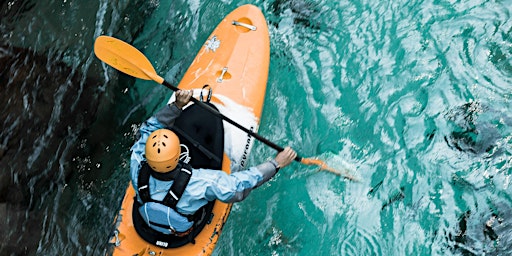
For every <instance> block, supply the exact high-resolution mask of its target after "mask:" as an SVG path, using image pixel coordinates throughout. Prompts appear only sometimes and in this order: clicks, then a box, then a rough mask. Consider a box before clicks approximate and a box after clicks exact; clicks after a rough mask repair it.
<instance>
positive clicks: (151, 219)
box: [137, 162, 194, 235]
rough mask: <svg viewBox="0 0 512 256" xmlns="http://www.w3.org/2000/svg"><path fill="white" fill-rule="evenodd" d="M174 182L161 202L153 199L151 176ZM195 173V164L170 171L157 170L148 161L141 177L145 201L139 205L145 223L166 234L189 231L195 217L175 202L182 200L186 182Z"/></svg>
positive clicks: (142, 193) (140, 186)
mask: <svg viewBox="0 0 512 256" xmlns="http://www.w3.org/2000/svg"><path fill="white" fill-rule="evenodd" d="M150 176H153V178H156V179H159V180H164V181H169V182H170V181H173V183H172V185H171V187H170V188H169V191H168V193H167V194H166V196H165V197H164V199H163V200H162V201H159V200H154V199H152V198H151V196H150V195H151V193H150V190H149V177H150ZM190 176H192V167H190V165H188V164H185V163H183V162H180V163H178V166H177V167H176V168H175V169H174V170H173V171H171V172H169V173H165V174H162V173H158V172H155V171H154V170H153V169H151V167H149V165H148V164H147V163H143V165H142V168H141V169H140V171H139V177H138V180H137V182H138V193H139V197H140V199H141V200H142V205H140V206H139V209H138V211H139V214H140V216H141V217H142V219H144V222H145V223H146V224H147V225H148V226H149V227H151V228H152V229H154V230H156V231H158V232H161V233H163V234H166V235H170V234H178V233H182V232H186V231H187V230H189V229H190V228H191V227H192V225H193V224H194V220H193V218H192V216H188V215H184V214H181V213H179V212H178V211H177V209H176V205H177V204H178V201H179V200H180V198H181V196H182V195H183V192H184V191H185V188H186V187H187V184H188V182H189V180H190Z"/></svg>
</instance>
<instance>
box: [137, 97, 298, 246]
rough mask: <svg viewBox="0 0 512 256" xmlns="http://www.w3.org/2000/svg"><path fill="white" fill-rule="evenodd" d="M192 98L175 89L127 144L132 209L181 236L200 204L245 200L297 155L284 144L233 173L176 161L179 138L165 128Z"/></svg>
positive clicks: (150, 222)
mask: <svg viewBox="0 0 512 256" xmlns="http://www.w3.org/2000/svg"><path fill="white" fill-rule="evenodd" d="M191 97H192V91H183V90H179V91H177V92H176V100H175V101H174V102H173V103H171V104H168V105H166V106H164V107H163V108H162V109H161V110H159V111H158V112H157V113H156V114H155V115H154V116H152V117H150V118H149V119H148V120H147V121H146V122H144V123H143V124H142V125H141V127H140V129H139V134H138V135H137V136H138V139H137V141H136V142H135V144H134V145H133V146H132V148H131V160H130V161H131V162H130V172H131V181H132V185H133V187H134V188H135V191H136V194H137V196H136V198H135V200H136V202H135V206H136V207H134V211H138V214H139V215H140V216H141V217H142V219H143V220H144V222H145V223H146V225H148V226H149V227H151V228H152V229H153V230H155V231H157V232H159V233H162V234H164V235H175V236H178V237H182V236H186V235H187V234H189V233H190V231H191V229H192V228H193V226H194V225H193V224H194V218H193V216H194V214H195V213H196V212H197V211H198V210H199V209H200V208H201V207H203V206H205V205H206V204H207V203H209V202H211V201H214V200H220V201H222V202H225V203H233V202H239V201H242V200H244V199H245V198H246V197H247V196H248V195H249V193H250V192H251V191H252V190H253V189H255V188H257V187H259V186H261V185H262V184H263V183H265V182H267V181H268V180H270V179H271V178H272V177H273V176H274V175H275V174H276V173H277V172H278V171H279V169H280V168H283V167H286V166H288V165H289V164H290V163H291V162H292V161H293V160H294V159H295V157H296V156H297V153H296V152H295V151H294V150H293V149H292V148H290V147H286V148H285V149H284V150H283V151H281V152H279V153H277V155H276V156H275V158H274V159H272V160H270V161H267V162H264V163H261V164H259V165H257V166H253V167H250V168H248V169H246V170H243V171H240V172H234V173H232V174H227V173H225V172H223V171H220V170H212V169H194V168H193V167H191V166H189V165H188V164H187V163H185V162H182V161H180V160H179V158H180V153H181V148H180V141H179V138H178V137H177V136H176V134H174V132H172V131H171V130H170V129H171V128H172V127H173V125H174V122H175V120H176V119H177V118H178V117H179V115H180V114H181V111H182V108H183V107H184V106H185V105H187V104H188V103H189V101H190V99H191Z"/></svg>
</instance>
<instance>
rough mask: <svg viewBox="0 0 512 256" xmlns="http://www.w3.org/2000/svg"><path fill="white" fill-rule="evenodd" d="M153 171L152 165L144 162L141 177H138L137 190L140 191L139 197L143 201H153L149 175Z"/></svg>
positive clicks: (140, 172)
mask: <svg viewBox="0 0 512 256" xmlns="http://www.w3.org/2000/svg"><path fill="white" fill-rule="evenodd" d="M150 173H151V167H149V165H148V164H147V163H146V162H144V163H143V164H142V167H141V168H140V171H139V177H138V178H137V186H138V188H137V190H138V192H139V197H140V199H141V200H142V201H143V202H149V201H151V196H150V194H149V176H150Z"/></svg>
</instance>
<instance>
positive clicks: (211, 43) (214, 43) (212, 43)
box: [205, 36, 220, 52]
mask: <svg viewBox="0 0 512 256" xmlns="http://www.w3.org/2000/svg"><path fill="white" fill-rule="evenodd" d="M205 46H206V51H207V52H208V51H210V50H211V51H212V52H215V50H217V49H218V48H219V47H220V40H219V39H217V36H213V37H212V38H210V39H208V41H206V45H205Z"/></svg>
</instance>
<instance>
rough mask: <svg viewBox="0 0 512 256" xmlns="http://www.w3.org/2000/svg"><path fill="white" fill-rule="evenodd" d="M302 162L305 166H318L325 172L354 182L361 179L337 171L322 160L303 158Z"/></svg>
mask: <svg viewBox="0 0 512 256" xmlns="http://www.w3.org/2000/svg"><path fill="white" fill-rule="evenodd" d="M300 162H301V163H303V164H306V165H317V166H318V167H320V169H321V170H325V171H328V172H331V173H334V174H336V175H338V176H342V177H344V178H347V179H349V180H352V181H359V179H357V178H355V177H354V176H352V175H349V174H347V173H346V172H341V171H339V170H336V169H334V168H332V167H330V166H328V165H327V164H326V163H325V162H324V161H322V160H320V159H315V158H302V160H301V161H300Z"/></svg>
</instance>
